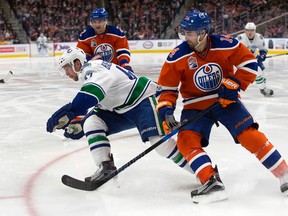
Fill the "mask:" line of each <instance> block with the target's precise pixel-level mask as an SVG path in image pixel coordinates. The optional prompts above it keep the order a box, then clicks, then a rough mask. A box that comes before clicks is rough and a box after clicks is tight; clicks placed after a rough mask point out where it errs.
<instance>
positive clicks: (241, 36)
mask: <svg viewBox="0 0 288 216" xmlns="http://www.w3.org/2000/svg"><path fill="white" fill-rule="evenodd" d="M245 34H246V33H242V34H239V35H237V37H236V39H237V40H242V39H244V36H245Z"/></svg>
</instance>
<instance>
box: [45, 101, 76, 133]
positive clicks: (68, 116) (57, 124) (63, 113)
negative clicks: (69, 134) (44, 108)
mask: <svg viewBox="0 0 288 216" xmlns="http://www.w3.org/2000/svg"><path fill="white" fill-rule="evenodd" d="M71 109H72V104H71V103H68V104H66V105H64V106H63V107H61V108H60V109H59V110H57V111H56V112H55V113H54V114H53V115H52V116H51V117H50V118H49V119H48V121H47V125H46V130H47V132H50V133H52V132H53V131H55V130H56V129H64V128H65V127H66V126H67V125H68V124H69V122H70V121H71V120H72V119H74V118H75V117H76V116H75V114H74V113H73V112H71Z"/></svg>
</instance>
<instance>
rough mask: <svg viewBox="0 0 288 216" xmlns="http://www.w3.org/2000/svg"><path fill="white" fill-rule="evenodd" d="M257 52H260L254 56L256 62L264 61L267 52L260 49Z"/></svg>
mask: <svg viewBox="0 0 288 216" xmlns="http://www.w3.org/2000/svg"><path fill="white" fill-rule="evenodd" d="M259 53H260V55H257V57H256V58H257V62H259V61H261V62H263V61H265V59H266V55H267V52H265V51H263V50H261V51H260V52H259Z"/></svg>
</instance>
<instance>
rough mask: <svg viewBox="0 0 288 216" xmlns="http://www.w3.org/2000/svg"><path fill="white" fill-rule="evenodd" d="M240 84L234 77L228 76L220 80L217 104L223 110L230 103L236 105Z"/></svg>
mask: <svg viewBox="0 0 288 216" xmlns="http://www.w3.org/2000/svg"><path fill="white" fill-rule="evenodd" d="M240 86H241V83H240V81H239V80H237V79H236V78H234V77H231V76H228V77H226V78H223V79H222V82H221V85H220V88H219V90H218V95H219V102H220V103H221V105H222V107H223V108H225V107H227V106H228V105H229V104H231V103H236V101H237V99H238V92H239V91H240Z"/></svg>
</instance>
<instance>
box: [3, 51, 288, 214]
mask: <svg viewBox="0 0 288 216" xmlns="http://www.w3.org/2000/svg"><path fill="white" fill-rule="evenodd" d="M165 57H166V54H133V55H132V66H133V68H134V70H135V71H136V73H137V74H141V75H145V76H148V77H150V78H152V79H154V80H155V81H156V80H157V76H158V73H159V70H160V68H161V65H162V63H163V61H164V59H165ZM265 65H266V71H267V72H266V73H267V85H268V86H269V87H271V88H272V89H273V90H274V92H275V96H273V97H271V98H265V97H263V96H262V95H261V94H260V92H259V90H258V89H257V87H256V85H255V84H253V85H251V86H250V87H249V89H248V90H247V92H245V93H243V94H242V98H243V102H244V103H245V104H246V106H247V107H248V109H249V110H250V112H251V113H252V114H253V116H254V118H255V119H256V120H257V121H258V123H259V124H260V130H261V131H262V132H264V133H265V134H266V135H267V136H268V138H269V139H270V141H271V142H272V143H273V144H274V145H275V147H277V148H278V150H279V151H280V152H281V154H282V155H283V157H284V158H285V159H286V160H287V159H288V156H287V155H288V146H287V140H286V139H287V134H288V128H287V126H288V123H287V121H288V57H287V56H279V57H275V58H270V59H267V61H266V62H265ZM9 70H12V71H13V73H14V76H13V77H12V78H11V80H9V82H8V83H5V84H0V101H1V102H0V104H1V105H0V107H1V108H0V110H1V112H0V173H1V176H0V216H16V215H17V216H51V215H53V216H64V215H65V216H76V215H77V216H84V215H85V216H132V215H133V216H142V215H143V216H144V215H145V216H147V215H159V216H160V215H161V216H175V215H177V216H180V215H181V216H187V215H191V216H211V215H212V216H213V215H217V216H218V215H219V216H220V215H221V216H222V215H231V216H232V215H233V216H244V215H245V216H258V215H259V216H276V215H277V216H284V215H285V216H286V215H288V197H284V196H283V195H282V194H281V192H280V188H279V182H278V179H276V178H275V177H274V176H273V175H272V174H271V173H270V172H269V171H267V170H266V169H265V168H264V167H263V166H262V165H261V164H260V163H259V162H258V160H257V159H256V158H255V157H254V156H253V155H251V154H250V153H249V152H247V151H246V150H245V149H243V148H242V147H241V146H240V145H236V144H234V142H233V139H232V138H231V136H230V135H229V133H228V131H227V130H226V129H225V128H224V127H223V126H220V127H219V128H213V130H212V134H211V140H210V145H209V146H208V147H207V148H206V151H207V152H208V154H209V155H210V156H211V158H212V161H213V163H214V164H217V165H218V168H219V170H220V175H221V178H222V180H223V182H224V184H225V186H226V190H227V193H228V194H229V199H228V200H226V201H223V202H218V203H212V204H206V205H195V204H193V203H192V202H191V198H190V191H191V190H192V189H194V188H195V187H198V186H199V183H198V182H197V181H196V179H195V176H193V175H191V174H189V173H188V172H186V171H184V170H181V169H179V168H178V167H177V166H176V165H174V164H173V163H172V162H171V161H169V160H167V159H165V158H162V157H160V156H158V154H157V153H155V152H154V151H153V152H151V153H149V154H148V155H146V156H145V157H143V158H141V159H140V160H139V161H137V162H136V163H134V164H132V165H131V166H130V167H129V168H127V169H126V170H124V171H123V172H122V173H120V174H119V176H118V179H117V180H111V181H110V182H108V183H106V184H105V185H103V186H102V187H101V188H99V189H98V190H97V191H93V192H84V191H79V190H75V189H71V188H68V187H66V186H64V185H63V184H62V183H61V180H60V179H61V176H62V175H63V174H68V175H72V176H74V177H77V178H81V179H83V178H84V177H86V176H89V175H91V174H92V173H94V171H95V166H94V162H93V160H92V157H91V155H90V152H89V149H88V147H87V144H86V140H85V138H83V139H81V140H79V141H67V140H63V136H62V132H61V131H57V132H56V133H53V134H50V133H47V132H46V130H45V127H46V121H47V119H48V118H49V117H50V116H51V114H52V113H53V112H54V111H56V110H57V109H58V108H59V107H61V106H62V105H64V104H65V103H67V102H69V101H70V100H71V99H72V98H73V97H74V95H75V94H76V93H77V91H78V89H79V87H80V84H79V83H74V82H73V81H72V80H70V79H69V78H67V77H65V76H63V75H62V76H61V74H60V73H59V72H58V70H57V58H52V57H50V58H31V59H0V77H2V76H4V75H5V74H6V73H8V71H9ZM181 107H182V106H181V101H179V105H178V107H177V110H176V116H177V117H179V114H180V110H181ZM111 145H112V151H113V154H114V159H115V163H116V165H117V167H120V166H122V165H123V164H125V163H127V162H128V161H129V160H130V159H132V158H134V157H135V156H136V155H138V154H140V153H141V152H142V151H144V150H145V149H146V148H147V147H149V146H150V145H149V144H148V143H147V144H143V143H142V142H141V140H140V138H139V136H138V135H137V132H136V130H130V131H126V132H124V133H120V134H117V135H114V136H113V137H111Z"/></svg>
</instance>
